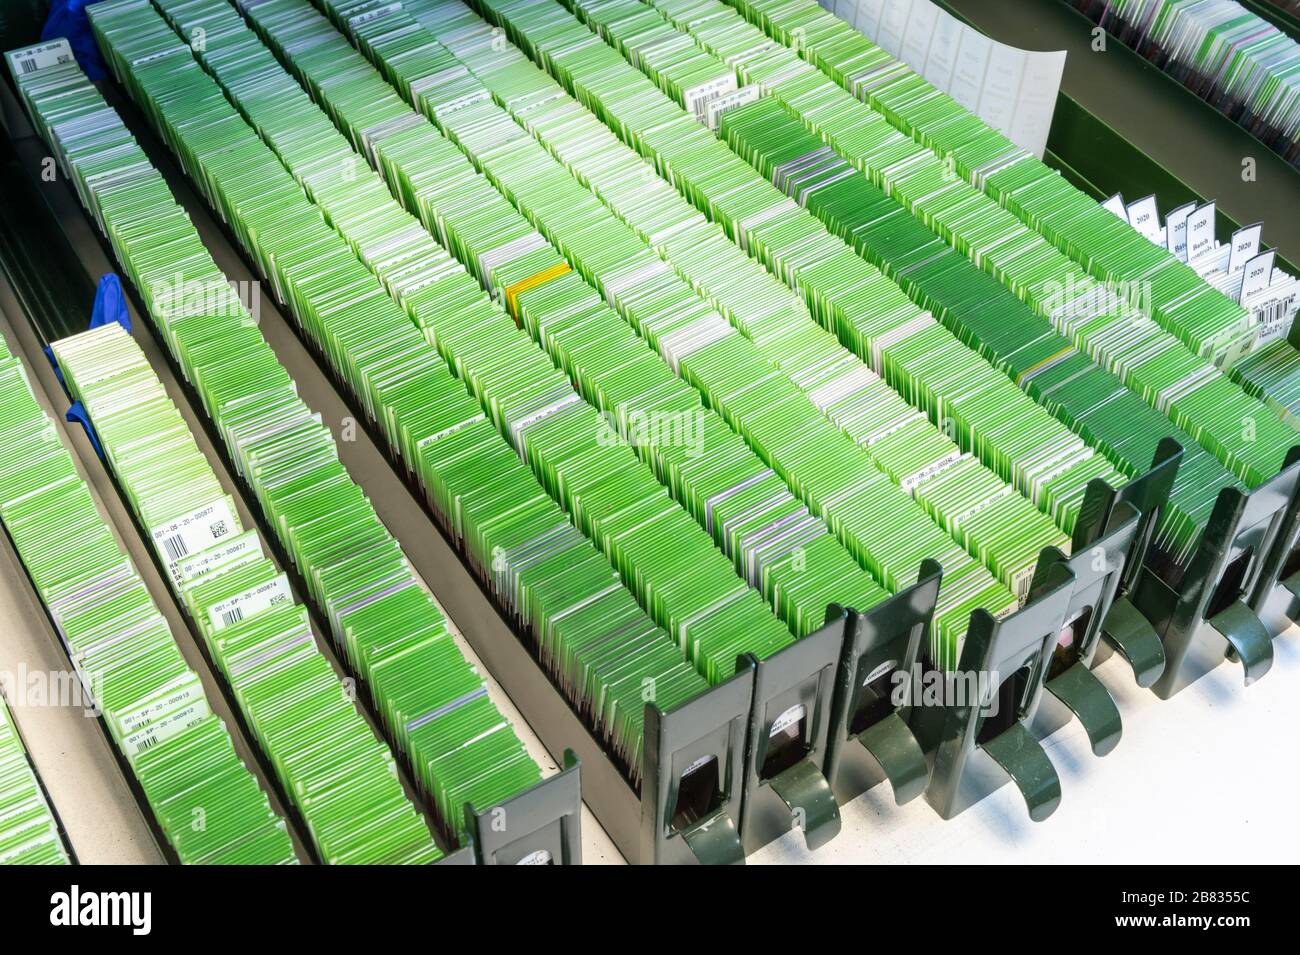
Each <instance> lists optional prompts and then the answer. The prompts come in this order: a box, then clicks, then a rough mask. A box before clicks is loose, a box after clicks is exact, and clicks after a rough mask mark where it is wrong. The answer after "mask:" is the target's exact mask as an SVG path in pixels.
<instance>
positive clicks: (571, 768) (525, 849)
mask: <svg viewBox="0 0 1300 955" xmlns="http://www.w3.org/2000/svg"><path fill="white" fill-rule="evenodd" d="M465 821H466V824H467V825H468V826H469V829H470V832H471V833H472V841H473V844H474V848H475V850H476V853H475V854H476V858H477V860H478V863H479V864H480V865H581V864H582V831H581V827H582V783H581V767H580V766H579V761H578V757H577V754H575V753H574V752H573V750H568V751H566V752H565V754H564V768H563V769H562V770H560V771H559V772H558V773H556V774H555V775H554V776H548V777H547V778H545V779H543V780H542V781H541V782H539V783H537V784H536V785H535V786H533V787H532V788H530V789H527V790H525V791H524V792H522V793H518V794H516V795H514V796H511V797H510V798H509V799H506V800H504V801H502V802H500V803H498V804H497V805H495V806H491V807H489V808H487V809H484V810H482V811H479V810H476V809H475V808H474V807H473V806H470V805H466V806H465Z"/></svg>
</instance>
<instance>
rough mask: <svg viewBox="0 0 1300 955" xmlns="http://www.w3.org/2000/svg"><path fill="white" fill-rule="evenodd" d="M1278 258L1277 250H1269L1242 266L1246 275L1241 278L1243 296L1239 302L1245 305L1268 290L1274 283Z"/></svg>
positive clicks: (1239, 298) (1239, 297) (1238, 299)
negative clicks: (1274, 266)
mask: <svg viewBox="0 0 1300 955" xmlns="http://www.w3.org/2000/svg"><path fill="white" fill-rule="evenodd" d="M1276 257H1277V250H1276V249H1269V250H1268V251H1267V252H1261V253H1260V254H1259V255H1257V256H1255V257H1254V258H1252V259H1249V260H1248V261H1246V262H1245V263H1243V264H1242V269H1243V270H1244V271H1245V273H1246V274H1245V275H1243V276H1242V278H1241V294H1240V295H1239V296H1238V297H1237V301H1238V302H1240V303H1242V304H1244V303H1245V302H1246V300H1247V299H1250V298H1253V297H1254V296H1256V295H1258V294H1259V293H1260V292H1262V291H1264V290H1265V289H1267V288H1268V286H1269V284H1270V283H1271V282H1272V281H1273V260H1274V259H1275V258H1276Z"/></svg>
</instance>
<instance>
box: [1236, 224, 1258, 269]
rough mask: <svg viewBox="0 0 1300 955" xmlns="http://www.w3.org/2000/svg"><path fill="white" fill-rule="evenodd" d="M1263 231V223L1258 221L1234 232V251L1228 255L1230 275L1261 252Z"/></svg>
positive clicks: (1242, 267)
mask: <svg viewBox="0 0 1300 955" xmlns="http://www.w3.org/2000/svg"><path fill="white" fill-rule="evenodd" d="M1263 231H1264V226H1263V224H1261V223H1258V222H1257V223H1255V224H1254V225H1248V226H1245V227H1243V228H1240V229H1238V230H1237V231H1236V232H1234V233H1232V252H1231V253H1229V255H1228V274H1229V275H1232V274H1233V273H1235V272H1240V271H1241V270H1242V269H1244V268H1245V267H1246V263H1247V262H1248V261H1249V260H1251V259H1253V258H1254V257H1255V256H1256V255H1258V254H1259V238H1260V234H1261V233H1262V232H1263Z"/></svg>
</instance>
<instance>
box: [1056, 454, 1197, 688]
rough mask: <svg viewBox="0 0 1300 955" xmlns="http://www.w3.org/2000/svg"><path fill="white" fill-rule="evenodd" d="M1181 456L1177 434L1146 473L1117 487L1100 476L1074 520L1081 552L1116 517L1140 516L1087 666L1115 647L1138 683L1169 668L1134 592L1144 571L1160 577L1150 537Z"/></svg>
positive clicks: (1147, 681)
mask: <svg viewBox="0 0 1300 955" xmlns="http://www.w3.org/2000/svg"><path fill="white" fill-rule="evenodd" d="M1182 457H1183V449H1182V446H1181V445H1179V443H1178V442H1177V441H1175V440H1174V439H1173V438H1163V439H1162V440H1161V441H1160V443H1159V445H1157V447H1156V453H1155V455H1154V458H1153V459H1152V462H1151V467H1150V469H1149V470H1147V471H1146V472H1145V473H1144V474H1141V475H1139V476H1138V477H1136V478H1134V479H1133V480H1132V481H1129V482H1128V483H1127V484H1125V485H1124V486H1123V487H1121V488H1119V489H1118V490H1116V489H1113V488H1111V487H1110V485H1108V484H1106V483H1105V482H1104V481H1100V480H1098V481H1094V482H1093V483H1091V484H1089V486H1088V493H1087V495H1086V496H1085V498H1084V504H1083V508H1082V509H1081V512H1080V518H1079V522H1078V524H1076V525H1075V533H1074V542H1073V551H1074V552H1077V551H1080V550H1082V549H1084V548H1086V547H1090V546H1092V545H1093V543H1094V542H1095V541H1096V540H1097V539H1098V538H1100V537H1101V536H1102V535H1103V534H1105V533H1106V531H1107V529H1108V528H1112V527H1115V526H1116V522H1117V520H1118V521H1120V522H1122V521H1123V519H1124V518H1123V517H1120V516H1119V515H1122V514H1124V513H1133V514H1136V515H1137V519H1138V525H1137V529H1136V532H1135V533H1134V535H1133V540H1132V543H1131V544H1130V546H1129V549H1128V552H1127V555H1126V557H1125V561H1124V571H1123V574H1122V575H1121V578H1120V583H1119V588H1118V589H1117V590H1116V592H1115V596H1114V597H1113V599H1112V600H1111V602H1110V605H1109V607H1108V608H1107V609H1106V612H1105V614H1104V615H1102V616H1101V618H1100V619H1101V636H1102V637H1103V638H1104V640H1103V642H1102V643H1101V644H1099V645H1097V646H1096V647H1094V648H1093V654H1094V655H1093V657H1092V658H1090V659H1089V661H1088V662H1089V665H1091V664H1092V663H1093V662H1094V660H1095V661H1096V662H1101V661H1102V660H1105V659H1106V658H1107V657H1108V656H1110V653H1111V651H1112V650H1113V651H1116V652H1118V653H1120V654H1121V655H1122V656H1123V657H1124V659H1126V660H1127V661H1128V663H1129V666H1131V667H1132V668H1133V677H1134V679H1135V680H1136V681H1137V684H1138V686H1150V685H1151V684H1152V683H1154V682H1155V681H1156V680H1157V679H1158V678H1159V676H1160V674H1161V673H1162V672H1163V671H1164V667H1165V652H1164V647H1163V645H1162V644H1161V642H1160V636H1159V634H1157V633H1156V629H1155V627H1153V626H1152V625H1151V622H1150V621H1149V620H1148V619H1147V617H1146V616H1145V615H1144V614H1143V612H1142V611H1141V610H1139V609H1138V607H1137V606H1135V605H1134V592H1135V590H1136V588H1137V584H1138V581H1139V580H1140V579H1141V578H1142V576H1143V575H1144V574H1152V575H1155V576H1157V577H1158V576H1159V571H1158V570H1157V569H1156V568H1155V567H1153V566H1151V562H1150V561H1149V560H1148V558H1149V557H1150V556H1151V554H1152V551H1151V540H1152V537H1153V536H1154V534H1155V529H1156V525H1157V524H1158V523H1159V521H1160V515H1161V513H1162V512H1163V510H1164V507H1165V504H1166V502H1168V500H1169V494H1170V492H1171V491H1172V490H1173V486H1174V481H1175V480H1176V479H1177V477H1178V468H1179V465H1180V464H1181V463H1182Z"/></svg>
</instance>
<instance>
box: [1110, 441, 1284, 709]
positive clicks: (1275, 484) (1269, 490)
mask: <svg viewBox="0 0 1300 955" xmlns="http://www.w3.org/2000/svg"><path fill="white" fill-rule="evenodd" d="M1298 487H1300V446H1296V447H1294V448H1292V449H1291V450H1290V451H1288V453H1287V456H1286V461H1285V463H1284V464H1283V466H1282V468H1281V470H1280V471H1279V472H1278V473H1277V474H1276V475H1274V476H1273V477H1272V478H1271V479H1270V480H1268V481H1266V482H1265V483H1263V484H1261V485H1260V486H1259V487H1257V488H1255V490H1253V491H1250V492H1249V493H1245V492H1242V491H1240V490H1237V489H1236V488H1224V489H1223V490H1222V491H1220V493H1219V497H1218V500H1217V502H1216V503H1215V508H1214V512H1213V513H1212V514H1211V517H1210V521H1209V524H1208V525H1207V526H1206V529H1205V531H1204V533H1203V534H1202V536H1201V543H1200V546H1199V547H1198V548H1197V552H1196V555H1195V556H1194V557H1193V558H1192V561H1191V563H1190V564H1189V566H1188V569H1187V573H1186V574H1185V575H1184V578H1183V582H1182V586H1181V589H1180V591H1179V592H1175V591H1173V590H1172V589H1171V588H1170V587H1169V586H1168V585H1167V584H1165V583H1164V582H1162V581H1159V580H1157V579H1155V578H1154V577H1153V576H1152V575H1150V574H1147V575H1144V576H1143V577H1142V579H1141V580H1140V582H1139V585H1138V590H1137V592H1136V595H1137V598H1138V599H1137V600H1135V603H1136V604H1137V605H1138V606H1139V607H1140V608H1141V609H1142V612H1143V614H1144V615H1145V616H1146V617H1147V619H1148V620H1150V621H1151V622H1152V624H1153V625H1154V626H1155V628H1156V631H1157V633H1159V634H1160V636H1161V638H1162V640H1163V641H1164V645H1165V656H1166V660H1167V663H1166V666H1165V672H1164V673H1163V674H1162V675H1161V677H1160V679H1159V680H1157V681H1156V683H1155V684H1154V685H1153V687H1152V689H1153V690H1154V691H1155V692H1156V694H1157V695H1159V696H1161V697H1162V698H1166V699H1167V698H1168V697H1170V696H1173V695H1174V694H1175V693H1177V692H1179V691H1180V690H1181V689H1183V688H1184V687H1185V686H1187V685H1189V684H1190V683H1191V682H1193V681H1194V680H1196V679H1197V678H1198V677H1200V676H1201V675H1203V674H1204V673H1205V672H1208V670H1209V669H1212V668H1213V666H1214V665H1216V664H1217V663H1218V662H1221V661H1222V660H1223V659H1224V658H1225V656H1228V655H1229V654H1230V652H1231V647H1230V646H1229V643H1230V641H1225V640H1224V639H1223V637H1224V633H1223V631H1222V630H1219V632H1218V633H1217V634H1216V626H1215V620H1216V616H1217V615H1219V614H1220V613H1222V612H1223V611H1225V610H1226V609H1228V608H1232V607H1235V606H1237V605H1240V609H1238V610H1235V611H1234V613H1237V614H1239V615H1241V616H1242V617H1246V618H1248V617H1249V616H1250V615H1253V614H1254V613H1255V611H1257V610H1258V608H1259V606H1260V601H1262V600H1263V599H1265V598H1266V597H1267V596H1268V594H1270V593H1271V592H1272V589H1273V586H1274V585H1275V584H1276V580H1277V578H1276V575H1277V574H1278V573H1279V572H1280V570H1281V569H1282V567H1283V564H1284V560H1285V555H1286V553H1287V551H1288V548H1287V546H1286V545H1287V543H1288V542H1287V540H1286V539H1285V537H1286V534H1287V532H1288V528H1294V526H1295V523H1296V521H1297V520H1300V517H1298V516H1297V513H1296V511H1297V508H1298V507H1300V497H1298V496H1297V488H1298ZM1243 559H1244V560H1246V561H1247V562H1248V565H1247V566H1246V567H1245V568H1244V570H1243V571H1242V573H1241V574H1240V578H1239V580H1238V581H1237V582H1236V584H1234V583H1233V582H1232V581H1231V580H1228V579H1226V573H1225V572H1226V571H1227V570H1228V569H1229V568H1230V567H1232V566H1233V565H1234V564H1235V562H1236V561H1239V560H1243ZM1225 587H1226V588H1229V589H1230V590H1232V591H1234V592H1233V593H1228V592H1226V591H1223V588H1225ZM1247 600H1249V601H1250V603H1249V604H1247V603H1246V602H1245V601H1247ZM1256 621H1258V618H1256ZM1207 625H1208V626H1207ZM1220 626H1223V624H1222V623H1221V624H1220ZM1252 626H1253V624H1252ZM1263 626H1264V625H1263V623H1262V622H1259V627H1260V628H1261V629H1262V628H1263Z"/></svg>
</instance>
